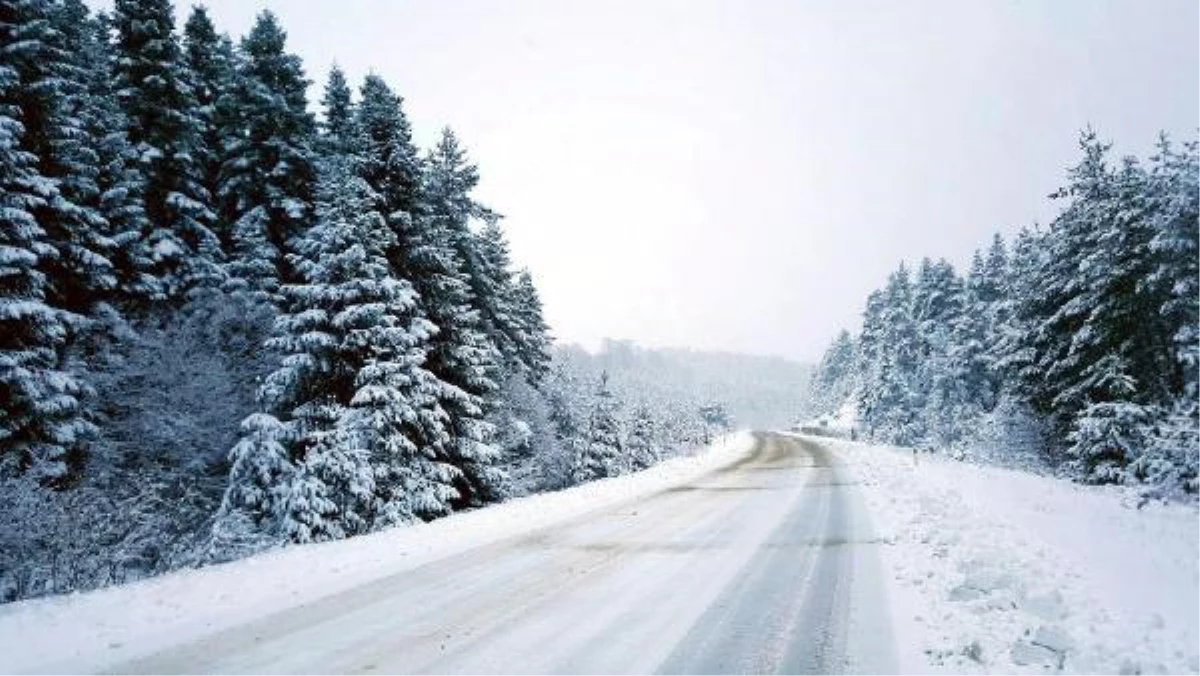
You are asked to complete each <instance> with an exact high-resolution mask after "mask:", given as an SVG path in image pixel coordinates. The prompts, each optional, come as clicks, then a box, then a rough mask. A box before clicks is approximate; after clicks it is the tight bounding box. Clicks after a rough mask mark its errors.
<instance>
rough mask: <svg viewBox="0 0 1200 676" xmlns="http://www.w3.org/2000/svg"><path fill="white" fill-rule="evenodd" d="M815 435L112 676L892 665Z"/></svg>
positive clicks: (773, 443) (832, 463)
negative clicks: (144, 675) (125, 675)
mask: <svg viewBox="0 0 1200 676" xmlns="http://www.w3.org/2000/svg"><path fill="white" fill-rule="evenodd" d="M858 490H859V489H858V487H857V486H856V485H854V483H853V481H852V474H851V473H849V472H848V471H847V468H846V467H845V466H843V465H842V464H841V463H840V462H839V460H838V459H837V457H836V455H835V454H834V453H833V452H832V451H830V450H828V449H827V448H825V447H824V446H823V445H822V444H821V443H820V442H819V441H816V440H810V439H798V438H793V437H789V436H784V435H777V434H765V433H764V434H758V435H756V444H755V446H754V449H753V450H752V451H751V452H750V453H749V454H747V455H746V456H744V457H743V458H741V459H740V460H738V461H737V462H735V463H733V464H731V465H728V466H726V467H723V468H721V469H719V470H717V471H714V472H712V473H710V474H707V475H704V476H702V477H701V478H699V479H697V480H694V481H692V482H690V483H687V484H684V485H681V486H677V487H675V488H672V489H669V490H666V491H662V492H659V493H654V494H651V495H648V496H646V497H643V498H639V499H637V500H636V501H633V502H627V503H625V504H622V505H620V506H618V507H615V508H608V509H603V510H598V511H595V512H591V513H589V514H585V515H583V516H581V517H578V518H575V519H571V520H568V521H565V522H560V523H558V524H556V525H554V526H552V527H549V528H545V529H542V530H535V531H531V532H529V533H526V534H524V535H522V536H519V537H516V538H513V539H509V540H505V541H500V542H496V543H493V544H490V545H487V546H484V547H479V548H477V549H474V550H470V551H467V552H463V553H460V554H455V555H453V556H450V557H447V558H445V559H442V560H440V561H436V562H434V563H431V564H428V565H425V566H422V567H420V568H417V569H414V570H410V571H408V572H405V573H403V574H400V575H395V576H393V577H390V578H384V579H382V580H378V581H375V582H372V583H370V584H367V585H364V586H361V587H358V588H355V589H351V590H349V591H346V592H343V593H340V594H337V595H334V596H330V597H327V598H325V599H322V600H320V601H316V602H314V603H310V604H308V605H303V606H300V607H298V608H295V609H292V610H289V611H287V612H282V613H278V614H276V615H272V616H268V617H265V618H263V619H261V620H259V621H256V622H254V623H251V624H246V625H243V626H239V627H234V628H232V629H229V630H226V631H223V632H221V633H218V634H215V635H212V636H210V637H207V638H205V639H202V640H199V641H196V642H192V643H189V644H184V645H180V646H176V647H174V648H171V649H168V650H165V651H163V652H160V653H157V654H154V655H150V656H148V657H146V658H143V659H139V660H137V661H134V662H128V663H125V664H121V665H118V666H117V667H116V668H115V669H114V672H118V673H129V672H134V673H151V672H153V673H179V672H186V673H196V672H207V673H211V672H224V673H242V672H267V673H280V672H299V673H311V672H322V673H397V672H405V673H430V672H432V673H513V672H518V673H547V672H552V673H629V672H640V673H648V672H656V673H780V672H782V673H845V672H876V673H878V672H888V671H894V655H893V650H892V638H891V633H890V631H889V626H888V620H887V617H888V612H887V606H886V597H885V594H884V593H883V592H882V591H881V589H882V578H881V575H880V571H879V563H878V553H877V551H876V546H877V543H876V541H875V540H874V539H873V538H872V533H871V528H870V524H869V520H868V519H867V518H866V513H865V510H864V507H863V505H862V501H861V499H860V497H859V494H858Z"/></svg>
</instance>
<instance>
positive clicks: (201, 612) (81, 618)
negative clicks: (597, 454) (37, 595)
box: [0, 432, 753, 673]
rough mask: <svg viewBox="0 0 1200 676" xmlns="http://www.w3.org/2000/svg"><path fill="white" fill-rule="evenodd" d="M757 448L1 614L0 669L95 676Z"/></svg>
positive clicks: (740, 443) (743, 441)
mask: <svg viewBox="0 0 1200 676" xmlns="http://www.w3.org/2000/svg"><path fill="white" fill-rule="evenodd" d="M752 445H753V437H752V436H751V435H750V434H749V433H746V432H738V433H735V434H731V435H729V436H726V437H724V438H722V439H720V440H718V441H717V443H715V444H713V445H712V446H710V447H709V448H708V449H706V450H705V451H704V452H702V453H698V454H696V455H692V456H688V457H680V458H675V459H672V460H668V461H666V462H663V463H661V464H659V465H657V466H655V467H653V468H651V469H649V470H646V471H644V472H639V473H637V474H634V475H629V476H623V477H618V478H615V479H607V480H603V481H597V482H593V483H590V484H586V485H583V486H578V487H575V488H572V489H569V490H565V491H560V492H557V493H550V494H543V495H535V496H531V497H528V498H523V499H519V500H513V501H511V502H507V503H504V504H501V505H496V506H494V507H489V508H487V509H481V510H477V511H473V512H464V513H460V514H455V515H452V516H449V517H447V518H444V519H439V520H437V521H434V522H431V523H427V524H420V525H416V526H412V527H407V528H396V529H393V530H390V531H385V532H381V533H376V534H373V535H369V536H365V537H359V538H354V539H351V540H345V541H341V542H331V543H324V544H318V545H308V546H304V547H290V548H284V549H280V550H276V551H272V552H269V553H265V554H261V555H259V556H254V557H251V558H248V559H243V560H241V561H235V562H232V563H228V564H224V565H220V566H213V567H210V568H204V569H200V570H188V571H179V572H175V573H171V574H168V575H164V576H162V577H158V578H153V579H149V580H143V581H140V582H135V583H133V584H129V585H124V586H120V587H111V588H108V589H101V590H97V591H94V592H89V593H86V594H74V595H68V596H59V597H51V598H44V599H35V600H31V601H24V602H19V603H13V604H9V605H6V606H0V672H2V673H22V672H42V673H45V672H52V673H64V672H90V671H97V670H103V669H105V668H106V667H110V666H112V665H115V664H118V663H122V662H125V661H128V660H131V659H134V658H137V657H139V656H142V655H147V654H150V653H153V652H156V651H158V650H160V649H162V648H165V647H167V646H170V645H174V644H177V643H180V642H183V641H187V640H191V639H195V638H197V637H200V636H204V635H207V634H211V633H214V632H217V631H220V630H222V629H225V628H229V627H233V626H238V625H241V624H244V623H246V622H250V621H253V620H255V619H258V618H262V617H266V616H268V615H271V614H273V613H276V612H278V611H281V610H286V609H289V608H294V607H296V606H299V605H302V604H304V603H308V602H310V601H314V600H316V599H319V598H323V597H326V596H329V595H331V594H335V593H338V592H340V591H343V590H347V589H351V588H354V587H358V586H360V585H364V584H367V583H369V582H372V581H374V580H378V579H381V578H384V577H387V576H391V575H395V574H397V573H401V572H404V571H407V570H411V569H414V568H416V567H418V566H420V565H422V564H425V563H428V562H430V561H436V560H439V559H442V558H444V557H447V556H450V555H453V554H455V553H458V552H462V551H466V550H468V549H471V548H474V547H480V546H483V545H486V544H489V543H492V542H496V541H499V540H502V539H504V538H508V537H512V536H514V535H516V534H519V533H524V532H528V531H531V530H534V529H537V528H541V527H545V526H549V525H551V524H554V523H557V522H560V521H565V520H568V519H571V518H574V517H577V516H579V515H581V514H584V513H587V512H591V511H594V510H600V509H604V508H606V507H611V506H614V505H618V504H621V503H623V502H625V501H627V500H632V499H635V498H638V497H640V496H644V495H647V494H650V493H653V492H656V491H661V490H664V489H667V488H670V487H673V486H677V485H680V484H683V483H685V482H688V481H690V480H693V479H695V478H697V477H699V476H701V475H703V474H705V473H706V472H709V471H711V470H713V469H715V468H718V467H721V466H723V465H726V464H728V463H730V462H733V461H735V460H736V459H738V458H739V457H741V456H742V455H744V454H745V453H746V452H747V451H748V450H749V449H750V448H751V447H752Z"/></svg>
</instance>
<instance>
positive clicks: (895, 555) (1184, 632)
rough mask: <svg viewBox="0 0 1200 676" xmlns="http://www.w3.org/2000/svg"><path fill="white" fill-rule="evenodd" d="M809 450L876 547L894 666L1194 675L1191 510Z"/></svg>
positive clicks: (960, 466)
mask: <svg viewBox="0 0 1200 676" xmlns="http://www.w3.org/2000/svg"><path fill="white" fill-rule="evenodd" d="M821 441H822V442H823V443H827V444H829V445H830V446H831V447H833V448H834V449H835V450H837V451H838V452H839V453H840V454H841V456H842V458H843V460H844V461H845V462H846V464H847V465H848V467H849V468H850V469H851V470H852V471H854V472H855V473H856V474H857V476H858V480H859V481H860V482H861V483H862V484H863V487H862V488H863V491H862V493H863V496H864V498H865V499H866V500H867V503H868V506H869V508H870V511H871V514H872V518H873V520H874V525H875V528H876V531H877V533H878V534H879V536H880V537H882V538H883V540H884V541H885V542H886V543H888V546H885V547H883V548H882V554H883V557H884V568H885V570H886V571H889V572H888V573H887V576H888V577H889V578H891V579H890V580H889V583H890V585H891V598H892V612H893V616H894V617H893V624H894V625H895V632H896V639H897V644H898V647H899V650H900V661H901V668H902V670H903V671H905V672H910V673H914V672H916V673H926V672H935V673H997V672H1000V673H1044V672H1055V671H1063V672H1069V673H1162V672H1167V673H1197V672H1198V671H1200V648H1198V643H1200V606H1198V603H1200V602H1198V594H1200V565H1198V561H1200V541H1198V540H1200V531H1198V526H1200V522H1198V519H1197V510H1196V507H1195V505H1161V504H1151V505H1146V506H1145V507H1143V508H1142V509H1138V508H1137V500H1136V497H1135V496H1134V495H1133V494H1132V493H1131V492H1128V491H1125V490H1122V489H1118V488H1113V487H1107V488H1100V487H1087V486H1080V485H1077V484H1072V483H1068V482H1064V481H1060V480H1056V479H1051V478H1046V477H1040V476H1036V475H1032V474H1027V473H1023V472H1018V471H1013V470H1006V469H1000V468H995V467H984V466H978V465H972V464H967V463H962V462H957V461H954V460H950V459H947V458H942V457H934V456H931V455H929V454H925V453H922V454H920V457H919V458H916V457H915V456H914V455H913V452H912V451H911V450H900V449H888V448H881V447H872V446H867V445H863V444H856V443H851V442H846V441H834V440H830V439H821Z"/></svg>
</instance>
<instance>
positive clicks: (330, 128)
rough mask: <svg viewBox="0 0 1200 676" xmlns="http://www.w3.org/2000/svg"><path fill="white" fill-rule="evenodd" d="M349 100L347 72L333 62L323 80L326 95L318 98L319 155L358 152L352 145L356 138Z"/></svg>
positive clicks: (356, 142) (355, 142) (352, 106)
mask: <svg viewBox="0 0 1200 676" xmlns="http://www.w3.org/2000/svg"><path fill="white" fill-rule="evenodd" d="M351 99H352V94H351V92H350V84H349V83H348V82H346V74H345V73H343V72H342V69H341V68H339V67H338V66H337V64H334V65H333V68H331V69H330V70H329V79H328V80H327V81H326V83H325V94H324V96H322V97H321V108H322V110H323V111H324V113H325V115H324V119H322V120H321V124H320V132H321V133H320V137H319V139H318V147H319V154H321V155H335V156H346V155H351V154H354V153H356V152H357V149H356V147H355V146H356V145H358V144H359V140H358V138H357V130H356V127H355V121H354V102H353V101H352V100H351Z"/></svg>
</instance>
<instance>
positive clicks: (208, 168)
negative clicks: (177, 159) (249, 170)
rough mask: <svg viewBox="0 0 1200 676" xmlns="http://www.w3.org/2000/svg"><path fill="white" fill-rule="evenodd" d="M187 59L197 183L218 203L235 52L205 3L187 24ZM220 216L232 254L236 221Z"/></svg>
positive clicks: (224, 243)
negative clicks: (193, 100) (233, 227)
mask: <svg viewBox="0 0 1200 676" xmlns="http://www.w3.org/2000/svg"><path fill="white" fill-rule="evenodd" d="M183 61H184V64H186V66H187V68H186V71H185V72H186V73H187V75H188V77H189V81H190V86H191V90H192V96H193V98H194V99H195V101H196V108H195V110H194V111H193V114H194V116H195V120H196V125H197V128H198V133H197V136H198V143H197V144H196V147H195V150H194V151H193V160H194V162H195V163H196V168H197V172H198V176H199V179H198V180H199V183H200V185H201V186H202V187H203V188H204V190H205V192H206V193H207V194H208V195H210V196H211V197H212V200H213V203H214V204H215V203H216V202H218V201H219V195H220V190H221V167H222V164H223V163H224V158H225V146H226V145H227V144H228V143H230V142H231V139H230V136H231V135H233V127H232V122H233V119H232V118H233V112H234V111H233V106H234V105H235V101H234V97H233V94H234V93H235V92H234V87H235V84H236V74H237V73H236V71H237V56H236V54H235V53H234V48H233V41H232V40H231V39H230V38H229V36H228V35H225V34H221V33H218V32H217V29H216V26H214V25H213V22H212V19H210V18H209V16H208V9H207V8H205V7H204V6H202V5H196V6H193V7H192V12H191V14H189V15H188V19H187V22H186V23H185V24H184V26H183ZM218 211H219V210H218ZM220 216H221V214H220V213H218V218H217V220H216V222H215V223H214V224H213V226H212V227H213V231H214V232H215V233H216V235H217V236H218V237H219V238H220V240H221V247H222V250H223V251H225V252H226V253H228V252H230V251H232V250H233V245H234V241H233V232H232V228H231V225H232V221H230V220H229V219H228V218H221V217H220Z"/></svg>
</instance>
